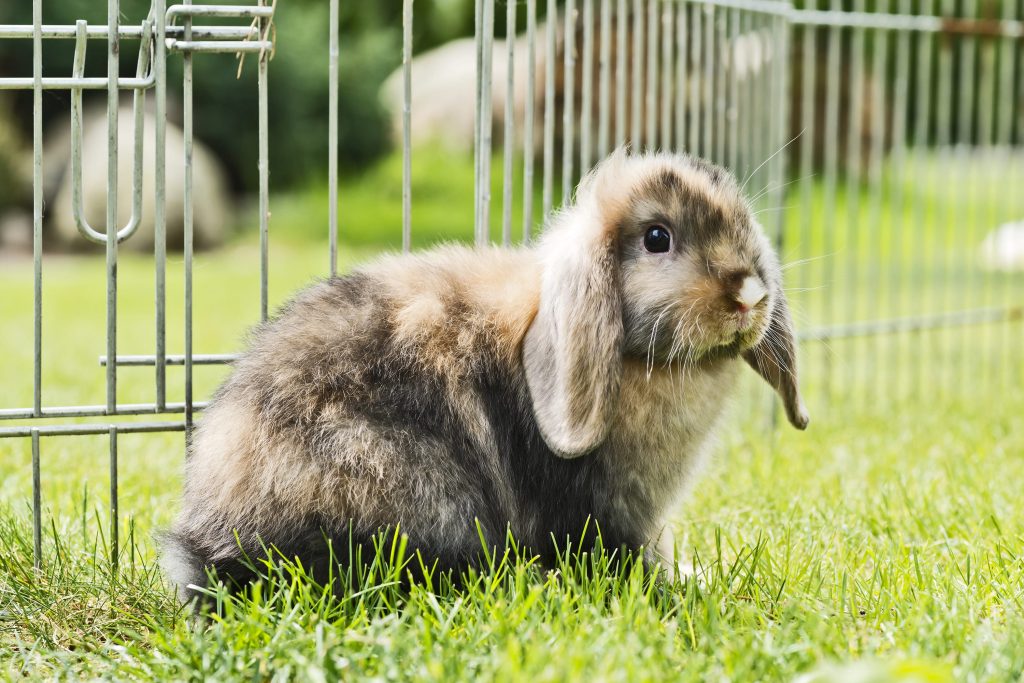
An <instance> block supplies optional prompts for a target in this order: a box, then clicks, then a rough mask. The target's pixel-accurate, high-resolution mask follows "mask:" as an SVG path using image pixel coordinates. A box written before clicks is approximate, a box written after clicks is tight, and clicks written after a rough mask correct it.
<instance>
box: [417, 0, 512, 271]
mask: <svg viewBox="0 0 1024 683" xmlns="http://www.w3.org/2000/svg"><path fill="white" fill-rule="evenodd" d="M412 2H413V0H403V2H402V252H404V253H409V249H410V248H411V247H412ZM509 68H510V69H511V68H512V67H511V66H510V67H509ZM509 94H511V90H510V91H509Z"/></svg>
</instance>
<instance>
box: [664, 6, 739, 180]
mask: <svg viewBox="0 0 1024 683" xmlns="http://www.w3.org/2000/svg"><path fill="white" fill-rule="evenodd" d="M688 33H689V13H688V10H687V5H686V4H685V3H682V4H679V5H678V11H677V12H676V77H675V82H676V92H675V95H676V144H675V149H676V151H679V152H683V151H685V150H686V144H687V138H686V131H687V128H686V102H687V97H686V95H687V92H686V90H687V88H689V87H690V75H689V71H688V67H687V61H686V60H687V58H688V57H689V54H690V53H689V51H688V48H687V34H688ZM733 170H734V171H735V169H733Z"/></svg>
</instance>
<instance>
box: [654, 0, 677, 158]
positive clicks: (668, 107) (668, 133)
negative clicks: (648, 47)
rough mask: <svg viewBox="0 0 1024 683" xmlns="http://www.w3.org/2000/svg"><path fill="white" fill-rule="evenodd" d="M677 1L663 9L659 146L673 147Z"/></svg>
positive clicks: (668, 3) (668, 148) (665, 148)
mask: <svg viewBox="0 0 1024 683" xmlns="http://www.w3.org/2000/svg"><path fill="white" fill-rule="evenodd" d="M675 7H676V3H674V2H666V3H665V6H664V7H663V8H662V11H661V24H662V26H661V140H660V141H659V144H658V147H660V148H661V149H663V150H666V151H667V150H670V149H672V43H673V42H674V40H673V39H674V36H673V34H672V30H673V29H674V28H675V16H674V12H675Z"/></svg>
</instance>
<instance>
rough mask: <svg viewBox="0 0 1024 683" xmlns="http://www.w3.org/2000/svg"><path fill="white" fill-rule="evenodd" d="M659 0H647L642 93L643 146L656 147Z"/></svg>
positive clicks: (647, 147) (646, 147)
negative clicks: (643, 114) (645, 71)
mask: <svg viewBox="0 0 1024 683" xmlns="http://www.w3.org/2000/svg"><path fill="white" fill-rule="evenodd" d="M658 3H659V0H647V78H646V79H645V81H646V82H645V85H646V86H647V88H646V90H645V93H644V113H645V115H646V119H647V121H646V123H647V125H646V127H645V129H644V144H643V146H644V148H645V149H651V150H653V149H657V147H658V29H659V28H660V25H659V23H660V22H659V16H658Z"/></svg>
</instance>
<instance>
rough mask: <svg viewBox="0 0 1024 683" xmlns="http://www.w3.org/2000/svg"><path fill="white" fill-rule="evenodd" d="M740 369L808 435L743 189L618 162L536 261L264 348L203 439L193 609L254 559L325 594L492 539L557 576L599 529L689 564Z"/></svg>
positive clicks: (445, 274) (424, 264)
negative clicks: (677, 535)
mask: <svg viewBox="0 0 1024 683" xmlns="http://www.w3.org/2000/svg"><path fill="white" fill-rule="evenodd" d="M740 359H743V360H745V361H746V362H747V363H748V364H749V365H751V366H753V367H754V369H755V370H757V372H758V373H760V374H761V375H762V376H763V377H764V378H765V379H766V380H767V381H768V382H769V383H770V384H771V385H772V386H773V387H774V388H775V389H776V390H777V391H778V393H779V395H780V396H781V398H782V401H783V404H784V406H785V409H786V413H787V415H788V417H789V420H790V422H791V423H792V424H793V425H795V426H796V427H798V428H800V429H803V428H804V427H805V426H806V425H807V421H808V417H807V413H806V411H805V409H804V406H803V404H802V401H801V399H800V395H799V392H798V389H797V381H796V379H797V378H796V354H795V346H794V337H793V331H792V323H791V319H790V314H789V312H788V310H787V305H786V299H785V296H784V295H783V290H782V281H781V272H780V268H779V264H778V260H777V258H776V256H775V254H774V253H773V251H772V248H771V246H770V244H769V242H768V240H767V239H766V237H765V235H764V234H763V232H762V230H761V228H760V227H759V225H758V224H757V223H756V221H755V220H754V217H753V216H752V215H751V211H750V208H749V206H748V204H747V202H746V200H745V199H744V197H743V196H742V194H741V190H740V188H739V187H738V186H737V183H736V182H735V180H734V178H733V177H732V176H731V175H730V174H728V173H727V172H726V171H724V170H723V169H721V168H718V167H716V166H713V165H711V164H709V163H707V162H704V161H701V160H699V159H696V158H692V157H688V156H683V155H676V154H643V155H631V154H629V153H627V152H625V151H623V150H619V151H617V152H616V153H614V154H613V155H612V156H611V157H609V158H608V159H606V160H605V161H603V162H602V163H601V164H600V165H599V166H597V167H596V168H595V169H594V170H593V171H591V172H590V174H589V175H587V176H586V177H585V178H584V179H583V181H582V182H581V183H580V186H579V188H578V191H577V196H576V201H575V203H574V204H573V205H572V206H570V207H568V208H566V209H564V210H563V211H561V212H560V213H558V214H557V215H555V216H554V217H553V218H552V220H551V222H550V225H549V226H548V227H547V230H546V232H545V233H544V235H543V236H542V238H541V239H540V240H539V242H538V243H537V244H536V245H535V246H532V247H522V248H486V249H473V248H467V247H455V246H448V247H443V248H439V249H435V250H433V251H428V252H424V253H419V254H413V255H395V256H387V257H384V258H381V259H380V260H378V261H376V262H374V263H372V264H370V265H367V266H365V267H363V268H360V269H359V270H357V271H355V272H354V273H352V274H350V275H347V276H344V277H335V278H331V279H329V280H326V281H323V282H320V283H318V284H315V285H313V286H312V287H310V288H309V289H307V290H305V291H303V292H301V293H300V294H298V296H296V297H295V299H293V300H292V301H291V302H290V303H289V304H287V305H286V306H285V307H284V308H283V309H282V310H281V311H280V312H279V313H278V315H277V316H276V317H275V318H274V319H273V320H271V321H269V322H267V323H264V324H263V325H261V326H259V327H258V328H257V329H256V330H255V331H254V332H253V334H252V339H251V343H250V345H249V349H248V350H247V351H246V352H245V353H244V354H243V355H242V357H241V358H240V359H239V360H238V361H237V362H236V364H235V366H234V369H233V371H232V374H231V376H230V377H229V378H228V379H227V380H226V381H225V383H224V384H223V386H221V387H220V389H219V390H218V391H217V393H216V395H215V397H214V398H213V400H212V401H211V403H210V405H209V408H208V409H207V410H206V412H205V413H204V415H203V417H202V419H201V420H200V422H199V424H198V427H197V428H196V431H195V433H194V438H193V439H192V442H191V445H190V447H189V452H188V457H187V461H186V467H185V493H184V501H183V509H182V511H181V514H180V516H179V518H178V520H177V523H176V525H175V526H174V529H173V531H171V532H170V533H169V534H168V538H167V540H166V545H165V549H164V565H165V567H166V568H167V570H168V573H169V575H170V578H171V579H172V580H173V581H174V582H175V583H176V584H177V585H178V586H179V587H180V590H181V595H182V598H183V599H189V598H190V597H192V596H194V595H195V588H194V587H195V586H203V585H205V584H206V581H207V571H208V570H209V569H214V570H216V571H217V573H218V575H219V576H220V577H221V578H222V579H232V580H234V581H235V582H237V583H240V584H244V582H246V581H248V580H250V579H251V578H252V577H251V576H250V575H249V574H248V572H247V570H246V569H245V568H244V565H243V563H242V562H241V561H240V560H241V559H242V558H243V556H244V555H243V554H244V553H248V554H257V555H258V554H260V553H261V549H263V548H266V547H268V546H275V547H276V548H277V549H278V550H280V551H281V552H282V553H283V554H284V555H286V556H288V557H298V558H299V559H300V560H302V561H303V563H304V565H305V566H307V567H310V566H312V567H313V568H314V571H321V572H323V571H324V568H323V566H322V565H323V563H324V562H325V561H326V559H327V558H328V557H334V556H331V555H328V554H327V543H326V540H325V539H330V540H332V541H333V547H334V549H335V551H337V550H338V549H340V548H347V547H351V545H350V543H351V542H352V537H354V538H355V542H357V543H359V542H369V539H371V538H372V536H373V535H374V534H375V533H376V532H378V530H381V529H385V528H394V527H396V526H398V527H399V528H400V529H401V531H402V532H403V533H405V534H406V535H407V537H408V540H409V547H410V548H413V549H415V550H418V551H419V552H420V553H421V554H422V555H423V557H424V558H426V559H427V560H428V561H432V560H437V561H439V562H440V566H441V567H445V568H456V569H457V568H460V567H465V566H467V565H471V564H472V563H473V562H474V561H475V560H476V558H478V557H479V556H480V551H481V541H480V536H479V533H478V526H477V525H478V524H479V530H482V532H483V534H484V536H485V538H486V539H487V542H489V543H495V542H503V540H504V538H505V534H506V530H510V531H511V533H512V535H513V536H514V537H515V538H516V539H518V542H519V543H520V545H521V546H524V547H527V548H529V549H530V550H531V551H532V552H534V553H536V554H537V555H539V556H540V557H541V558H542V559H543V558H549V559H550V558H551V557H552V554H553V553H554V552H555V548H554V545H555V541H556V540H557V539H562V541H564V540H565V539H566V537H571V538H574V539H579V538H580V535H579V534H580V533H581V532H582V530H584V529H585V528H588V529H591V530H593V529H594V528H595V527H599V529H600V533H601V537H602V540H603V543H604V545H605V547H625V548H627V549H634V550H640V549H641V548H644V549H646V551H645V552H646V553H647V555H646V556H647V558H648V559H649V560H659V559H660V560H666V559H671V556H672V552H671V550H670V549H669V548H670V546H666V545H665V544H664V541H658V537H659V535H661V534H662V529H663V527H664V519H665V516H666V514H668V513H669V512H670V511H671V509H672V507H673V504H674V503H676V502H677V501H678V499H679V497H680V496H681V494H682V492H683V491H684V490H685V489H686V487H687V485H688V484H689V483H690V482H691V481H692V479H693V478H694V476H695V474H696V472H697V470H698V469H699V466H700V463H701V460H702V458H703V456H704V454H705V452H706V451H707V450H708V446H709V441H710V440H711V437H712V434H713V432H714V430H715V426H716V423H718V422H719V421H720V418H721V416H722V414H723V411H724V405H725V402H726V400H727V397H728V396H729V394H730V392H731V390H732V389H733V387H734V385H735V383H736V381H737V373H738V371H739V368H740V365H741V363H740ZM595 523H596V524H595ZM659 550H660V552H659ZM190 586H192V588H190Z"/></svg>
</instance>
